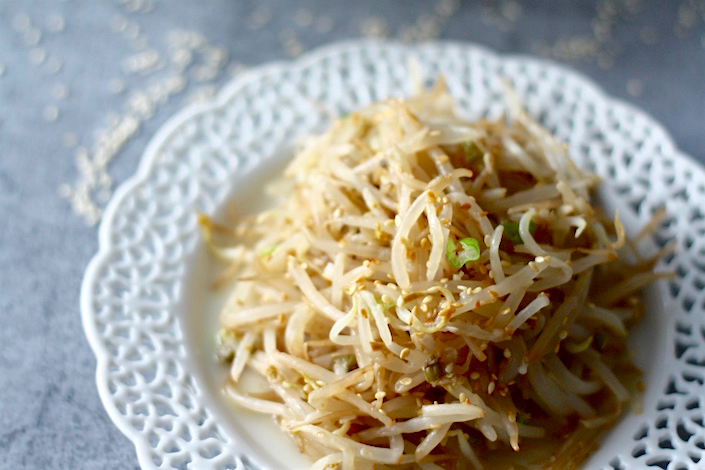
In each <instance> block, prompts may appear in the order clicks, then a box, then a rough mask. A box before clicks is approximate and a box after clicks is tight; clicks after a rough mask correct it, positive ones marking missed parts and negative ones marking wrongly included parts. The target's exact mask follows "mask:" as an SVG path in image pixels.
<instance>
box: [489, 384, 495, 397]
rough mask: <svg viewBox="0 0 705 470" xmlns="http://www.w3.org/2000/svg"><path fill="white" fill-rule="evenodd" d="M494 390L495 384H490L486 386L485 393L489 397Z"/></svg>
mask: <svg viewBox="0 0 705 470" xmlns="http://www.w3.org/2000/svg"><path fill="white" fill-rule="evenodd" d="M494 388H495V383H494V382H490V383H489V385H487V393H488V394H489V395H492V392H494Z"/></svg>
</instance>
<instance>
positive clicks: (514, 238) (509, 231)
mask: <svg viewBox="0 0 705 470" xmlns="http://www.w3.org/2000/svg"><path fill="white" fill-rule="evenodd" d="M502 225H503V226H504V236H505V237H507V238H508V239H509V241H511V242H512V243H514V244H515V245H521V244H523V243H524V241H523V240H522V239H521V235H520V234H519V224H518V223H516V222H513V221H511V220H504V221H502ZM535 231H536V224H535V223H534V221H533V220H532V221H531V222H529V233H530V234H531V235H533V234H534V232H535Z"/></svg>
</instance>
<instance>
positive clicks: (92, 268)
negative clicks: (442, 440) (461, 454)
mask: <svg viewBox="0 0 705 470" xmlns="http://www.w3.org/2000/svg"><path fill="white" fill-rule="evenodd" d="M365 47H378V48H395V49H399V50H402V51H405V52H409V53H413V52H414V51H422V50H424V49H439V48H440V49H443V48H456V49H464V50H474V51H478V52H480V53H483V54H485V55H489V56H492V57H493V58H496V59H498V60H501V61H513V62H529V63H533V64H538V65H541V66H544V67H549V68H552V69H556V70H559V71H560V72H562V73H564V74H567V75H570V76H571V77H572V78H574V79H577V80H578V81H580V82H581V83H582V84H583V85H584V86H585V87H586V88H588V89H589V90H590V92H592V93H594V94H595V95H596V96H597V97H598V98H599V99H601V100H604V101H605V102H607V103H608V104H609V105H611V106H613V107H616V108H623V109H625V110H627V111H629V112H631V113H633V114H635V115H637V116H639V117H640V118H643V119H645V120H646V123H647V125H648V126H649V127H650V128H652V129H654V130H655V131H657V132H658V133H659V134H661V136H660V137H661V138H662V142H664V143H665V144H667V145H668V146H670V147H671V148H670V149H669V150H670V152H671V153H672V154H673V156H674V159H675V160H678V161H679V163H681V164H685V165H688V166H690V167H691V168H692V169H694V170H696V171H697V172H703V171H704V170H705V165H703V164H701V163H700V162H699V161H697V160H696V159H695V158H693V157H692V156H691V155H689V154H686V153H685V152H683V151H681V150H680V149H679V148H678V146H677V145H676V144H675V141H674V139H673V137H672V136H671V134H670V132H669V131H668V130H667V129H666V128H665V127H664V126H663V125H662V124H661V123H660V122H659V121H657V120H656V119H655V118H654V117H653V116H652V115H651V114H650V113H648V112H646V111H644V110H643V109H641V108H639V107H638V106H636V105H633V104H631V103H629V102H627V101H625V100H623V99H620V98H617V97H614V96H611V95H610V94H608V93H607V92H606V91H605V90H604V89H603V87H602V86H600V85H599V84H598V83H597V82H596V81H595V80H593V79H592V78H590V77H588V76H587V75H585V74H584V73H582V72H580V71H577V70H575V69H573V68H571V67H569V66H566V65H563V64H560V63H557V62H554V61H551V60H549V59H546V58H542V57H538V56H534V55H531V54H523V53H522V54H513V53H501V52H497V51H495V50H493V49H491V48H489V47H487V46H484V45H481V44H477V43H473V42H463V41H452V40H438V41H426V42H422V43H417V44H409V43H403V42H399V41H380V40H348V41H341V42H335V43H332V44H329V45H325V46H321V47H318V48H316V49H313V50H312V51H310V52H307V53H305V54H303V55H301V56H299V57H298V58H295V59H290V60H278V61H273V62H268V63H264V64H260V65H256V66H254V67H253V68H252V69H249V70H247V71H245V72H243V73H242V74H241V75H239V76H237V77H235V78H233V79H232V80H231V81H230V82H228V83H226V84H225V85H223V88H222V89H221V90H220V91H219V92H218V93H217V94H216V96H214V97H213V98H211V99H210V100H209V101H208V102H206V103H200V104H195V105H188V106H186V107H185V108H183V109H181V110H180V111H178V112H176V113H175V114H174V115H173V116H171V117H170V118H168V119H167V120H166V121H165V122H164V124H162V126H161V127H160V128H159V129H158V130H157V131H156V132H155V134H154V136H153V137H152V138H151V139H150V140H149V142H148V144H147V146H146V147H145V150H144V152H143V153H142V156H141V157H140V159H139V163H138V167H137V170H136V172H135V173H134V174H133V175H132V176H130V177H129V178H128V179H127V180H125V181H124V182H123V183H121V184H120V185H119V186H118V188H117V189H116V190H115V192H114V194H113V196H112V198H111V199H110V201H109V202H108V204H107V206H106V208H105V209H104V212H103V216H102V219H101V222H100V225H99V228H98V251H97V253H96V254H95V255H94V256H93V257H92V258H91V260H90V261H89V263H88V264H87V267H86V270H85V273H84V276H83V280H82V283H81V288H80V311H81V320H82V324H83V329H84V332H85V335H86V338H87V340H88V343H89V345H90V347H91V350H92V351H93V353H94V355H95V356H96V377H95V381H96V385H97V389H98V394H99V397H100V400H101V403H102V404H103V407H104V408H105V410H106V412H107V414H108V416H109V417H110V419H111V421H113V423H114V424H115V425H116V426H117V427H118V429H119V430H120V431H121V432H122V433H123V434H124V435H125V436H126V437H127V438H128V439H129V440H130V441H131V442H132V443H133V445H134V446H135V449H136V454H137V458H138V462H139V464H140V466H141V467H142V468H148V467H151V466H152V464H153V463H152V462H151V460H150V459H149V455H148V451H149V450H151V448H149V447H148V445H147V444H148V443H147V442H146V440H145V439H144V438H143V436H142V434H141V433H140V432H139V431H136V430H135V429H134V428H132V427H129V425H128V423H127V422H126V421H125V420H124V417H123V416H122V415H121V414H120V413H119V412H118V410H117V407H116V406H115V402H114V401H113V400H112V398H111V395H110V392H109V390H108V385H107V381H106V380H105V376H106V374H107V360H108V358H109V357H110V354H109V352H108V351H107V349H106V348H105V346H104V344H103V342H102V338H101V336H100V334H99V333H98V331H97V326H96V323H95V312H94V311H93V309H92V307H91V303H92V301H93V297H92V293H91V289H90V287H91V286H92V285H93V284H94V281H95V278H96V275H97V271H98V269H99V268H100V267H101V266H102V265H103V263H104V262H105V261H106V260H107V258H108V256H109V254H110V248H111V247H112V243H111V240H110V230H111V229H112V226H113V222H114V217H115V214H116V211H117V210H118V209H119V207H120V203H121V202H122V200H123V199H124V198H125V197H126V196H127V195H129V193H130V192H131V191H132V190H134V189H135V188H136V187H137V186H138V185H139V184H140V183H143V182H144V181H145V180H146V179H147V178H148V176H149V173H150V172H151V171H152V170H153V169H154V167H155V165H156V163H157V158H158V156H159V149H160V148H161V147H162V146H163V145H164V144H165V143H166V142H167V141H168V139H169V138H170V136H171V135H172V134H173V132H174V131H175V130H177V128H178V127H179V126H181V125H182V124H183V123H184V122H186V121H188V120H190V119H193V118H194V117H195V116H197V115H200V114H202V113H206V112H209V111H212V110H215V109H218V108H220V107H223V106H225V105H226V104H227V103H228V101H229V100H231V99H232V98H233V97H234V96H235V95H236V94H237V93H238V92H239V91H240V90H241V89H242V88H244V87H245V86H247V85H248V84H249V83H251V82H253V81H255V80H257V79H260V78H261V77H264V76H266V75H269V74H273V73H275V72H277V71H280V70H282V69H292V70H295V69H302V68H305V67H307V66H310V65H312V64H315V63H316V62H319V61H322V60H324V59H325V58H326V57H329V56H334V55H337V54H341V53H343V52H345V51H346V50H357V49H362V48H365ZM238 445H239V444H238Z"/></svg>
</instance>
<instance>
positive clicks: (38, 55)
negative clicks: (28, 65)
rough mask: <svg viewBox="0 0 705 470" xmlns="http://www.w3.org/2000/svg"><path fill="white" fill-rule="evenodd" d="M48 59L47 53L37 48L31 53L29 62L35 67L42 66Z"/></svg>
mask: <svg viewBox="0 0 705 470" xmlns="http://www.w3.org/2000/svg"><path fill="white" fill-rule="evenodd" d="M46 57H47V51H46V50H45V49H44V48H42V47H35V48H32V49H31V50H30V51H29V60H30V61H32V63H33V64H34V65H42V64H43V63H44V60H45V59H46Z"/></svg>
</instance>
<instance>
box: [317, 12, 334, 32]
mask: <svg viewBox="0 0 705 470" xmlns="http://www.w3.org/2000/svg"><path fill="white" fill-rule="evenodd" d="M314 29H315V30H316V32H317V33H318V34H326V33H330V32H331V31H332V30H333V19H332V18H331V17H330V16H320V17H318V18H317V19H316V24H315V25H314Z"/></svg>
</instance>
